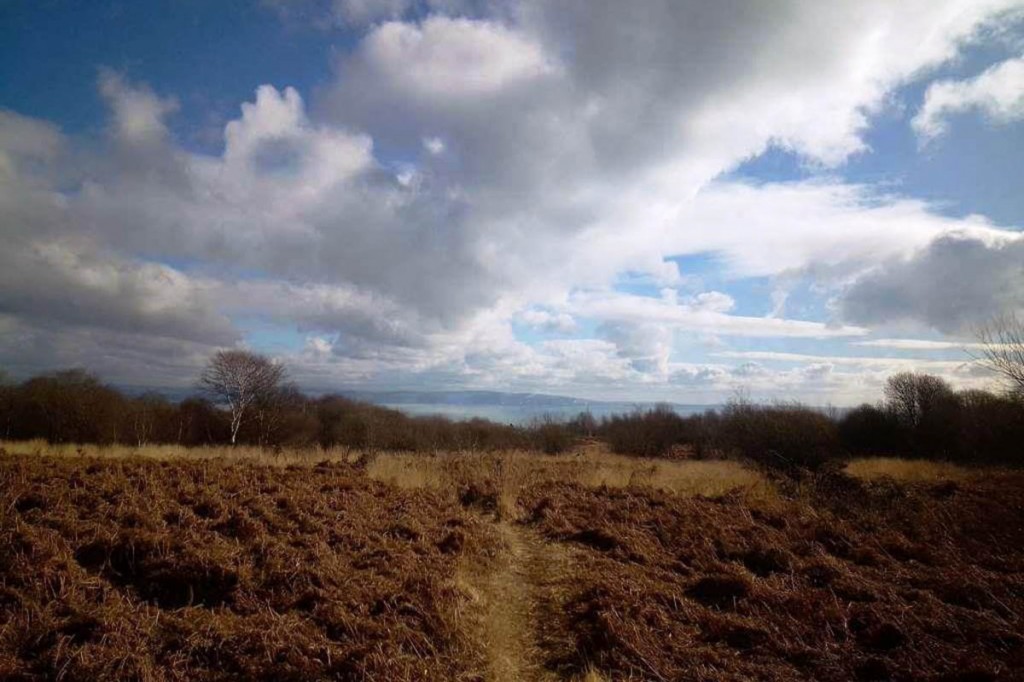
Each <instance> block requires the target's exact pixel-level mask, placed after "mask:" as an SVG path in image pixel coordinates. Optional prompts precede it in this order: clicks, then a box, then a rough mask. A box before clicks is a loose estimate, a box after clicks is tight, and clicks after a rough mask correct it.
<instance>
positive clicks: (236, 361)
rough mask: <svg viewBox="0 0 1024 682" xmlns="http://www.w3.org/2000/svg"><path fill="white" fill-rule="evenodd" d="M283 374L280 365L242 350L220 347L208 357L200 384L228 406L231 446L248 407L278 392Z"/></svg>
mask: <svg viewBox="0 0 1024 682" xmlns="http://www.w3.org/2000/svg"><path fill="white" fill-rule="evenodd" d="M284 376H285V369H284V366H283V365H280V364H278V363H276V362H274V361H272V360H270V359H269V358H267V357H265V356H263V355H258V354H256V353H250V352H248V351H244V350H222V351H219V352H218V353H217V354H216V355H214V356H213V357H212V358H211V359H210V362H209V364H208V365H207V366H206V369H205V370H203V374H202V376H201V377H200V378H199V384H200V386H202V387H203V389H205V390H206V391H207V392H208V393H210V394H211V395H212V396H213V397H214V398H216V399H218V400H221V401H223V402H224V403H225V404H226V405H227V407H228V410H229V411H230V413H231V444H232V445H234V444H235V443H236V441H237V439H238V431H239V429H241V428H242V423H243V422H244V421H245V419H246V416H247V414H248V413H249V411H250V408H252V409H255V408H254V406H255V405H256V404H258V403H259V402H261V401H265V400H267V399H268V396H271V395H273V394H274V393H275V392H277V391H278V389H279V387H280V385H281V382H282V381H283V380H284Z"/></svg>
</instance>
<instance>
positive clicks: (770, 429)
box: [0, 317, 1024, 467]
mask: <svg viewBox="0 0 1024 682" xmlns="http://www.w3.org/2000/svg"><path fill="white" fill-rule="evenodd" d="M981 339H982V340H983V343H982V345H981V348H982V352H981V353H980V354H979V356H978V360H979V361H980V362H981V363H982V364H983V365H984V366H987V367H988V368H990V369H992V370H993V371H995V372H997V373H998V374H1000V375H1001V376H1003V377H1004V378H1005V379H1006V381H1007V385H1008V390H1007V391H1005V392H1004V393H993V392H989V391H982V390H964V391H957V390H954V389H953V387H952V386H950V384H949V383H947V382H946V381H945V380H943V379H942V378H940V377H935V376H930V375H927V374H915V373H909V372H905V373H900V374H896V375H894V376H892V377H890V378H889V380H888V381H887V383H886V385H885V390H884V399H883V400H882V401H880V402H879V403H877V404H874V405H872V404H864V405H861V406H860V407H857V408H854V409H852V410H849V411H845V412H843V413H839V412H835V413H833V414H827V413H825V412H822V411H820V410H815V409H812V408H808V407H806V406H802V405H800V404H797V403H778V404H772V405H757V404H753V403H750V402H748V401H743V400H736V401H732V402H731V403H729V404H728V405H726V406H725V407H724V408H723V409H720V410H710V411H708V412H705V413H703V414H699V415H693V416H688V417H682V416H680V415H678V414H677V413H675V412H674V411H673V410H672V409H671V407H670V406H658V407H655V408H653V409H647V410H637V411H635V412H633V413H629V414H621V415H614V416H611V417H607V418H603V419H600V420H597V419H595V418H594V417H593V416H592V415H590V414H587V413H584V414H580V415H579V416H577V417H576V418H574V419H571V420H568V421H557V420H555V419H551V418H546V419H544V418H542V419H538V420H535V421H534V422H533V423H530V424H527V425H520V426H516V425H511V424H498V423H495V422H492V421H488V420H485V419H469V420H462V421H454V420H451V419H447V418H445V417H412V416H409V415H406V414H404V413H402V412H399V411H397V410H392V409H387V408H384V407H380V406H376V405H371V404H367V403H362V402H357V401H354V400H350V399H348V398H345V397H343V396H340V395H326V396H322V397H310V396H307V395H305V394H303V393H302V392H301V391H300V390H299V389H298V387H297V386H296V385H295V384H294V383H292V382H290V381H289V380H288V376H287V371H286V369H285V368H284V366H283V365H280V364H279V363H276V362H275V361H273V360H271V359H269V358H267V357H265V356H262V355H259V354H256V353H251V352H248V351H242V350H228V351H221V352H218V353H217V354H215V355H214V356H213V357H212V358H211V360H210V362H209V363H208V364H207V366H206V368H205V369H204V370H203V372H202V374H201V375H200V377H199V381H198V384H197V387H198V389H199V391H198V392H197V394H196V395H194V396H192V397H189V398H187V399H185V400H182V401H180V402H172V401H170V400H168V399H166V398H164V397H163V396H161V395H158V394H155V393H147V394H143V395H140V396H127V395H125V394H124V393H122V392H120V391H118V390H116V389H115V388H113V387H111V386H108V385H105V384H103V383H102V382H101V381H100V380H99V379H98V378H97V377H95V376H93V375H91V374H89V373H87V372H84V371H82V370H65V371H60V372H55V373H52V374H47V375H42V376H36V377H33V378H31V379H28V380H26V381H24V382H22V383H20V384H12V383H9V382H4V381H2V377H0V439H6V440H23V439H34V438H41V439H45V440H47V441H50V442H52V443H98V444H115V443H116V444H126V445H132V446H140V447H141V446H145V445H147V444H150V443H153V444H157V443H159V444H177V445H182V446H200V445H227V444H249V445H257V446H262V447H322V448H331V447H335V446H345V447H351V448H360V449H367V450H411V451H437V450H501V449H531V450H541V451H544V452H547V453H558V452H562V451H564V450H566V449H568V448H569V447H570V446H571V445H572V444H573V443H574V442H575V441H577V440H578V439H581V438H598V439H601V440H604V441H606V442H608V443H609V444H610V445H611V447H612V449H613V450H614V451H616V452H619V453H622V454H628V455H638V456H648V457H664V456H673V455H681V456H692V457H741V458H744V459H749V460H754V461H756V462H760V463H762V464H765V465H768V466H781V467H786V466H812V467H813V466H817V465H820V464H822V463H825V462H828V461H830V460H833V459H836V458H840V457H845V456H849V455H895V456H913V457H922V458H929V459H937V460H945V461H955V462H961V463H1004V464H1011V465H1017V464H1021V463H1024V456H1022V454H1021V445H1022V444H1024V323H1022V322H1021V321H1019V320H1018V319H1017V318H1013V317H1006V318H1000V319H999V320H996V321H995V322H993V323H992V324H991V325H990V326H989V327H987V328H986V329H984V330H982V334H981Z"/></svg>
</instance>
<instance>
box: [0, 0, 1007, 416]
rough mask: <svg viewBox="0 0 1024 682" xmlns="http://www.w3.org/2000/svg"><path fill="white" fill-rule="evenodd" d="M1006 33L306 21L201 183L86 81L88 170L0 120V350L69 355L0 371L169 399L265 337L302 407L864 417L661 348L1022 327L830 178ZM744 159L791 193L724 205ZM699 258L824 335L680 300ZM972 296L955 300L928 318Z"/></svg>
mask: <svg viewBox="0 0 1024 682" xmlns="http://www.w3.org/2000/svg"><path fill="white" fill-rule="evenodd" d="M273 4H274V5H275V6H276V7H277V8H278V9H279V10H280V11H282V12H285V13H286V14H287V13H288V12H289V11H297V8H299V6H298V5H295V4H293V3H285V2H276V3H273ZM1015 8H1016V9H1017V10H1019V8H1020V5H1019V3H1016V2H1011V1H997V0H986V1H982V2H979V1H978V0H970V1H957V0H949V1H947V2H943V3H941V6H937V5H936V3H935V2H933V1H931V0H929V1H927V2H925V1H921V2H904V3H899V5H894V4H893V3H890V2H883V1H881V0H879V1H875V2H870V1H869V2H841V3H829V4H828V5H827V6H826V5H824V4H822V3H809V2H796V1H794V2H784V3H772V4H771V5H768V4H767V3H759V2H750V3H741V4H740V5H739V6H733V5H729V6H726V5H721V4H713V3H703V2H675V1H668V0H666V1H664V2H658V1H655V0H651V1H648V2H643V3H639V4H634V3H629V4H623V3H591V2H583V1H582V0H581V1H579V2H566V3H558V5H557V9H556V7H555V6H554V5H552V4H550V3H545V2H534V1H531V0H526V1H524V2H518V3H514V4H507V3H500V4H499V3H495V4H491V3H485V2H479V3H427V4H419V3H417V4H415V5H413V4H412V3H406V2H395V1H393V0H391V1H388V2H380V3H376V2H370V1H369V0H360V1H359V2H354V1H351V0H349V1H340V2H334V3H328V4H323V3H319V4H317V6H316V12H317V13H318V16H320V17H321V19H324V20H325V21H327V25H330V26H340V25H343V26H345V27H347V28H346V30H348V31H353V32H355V33H354V35H355V39H354V40H353V44H352V47H351V48H350V49H345V50H339V51H338V52H337V53H336V56H335V57H334V76H333V80H332V81H331V82H328V83H324V84H323V85H322V87H321V88H320V89H318V90H316V91H314V92H312V93H300V92H298V91H297V90H295V89H294V88H291V87H274V86H271V85H263V86H261V87H259V89H258V90H257V91H256V92H255V93H254V95H253V98H252V100H251V101H248V102H244V103H240V105H239V113H238V114H237V116H236V117H235V118H234V119H233V120H230V121H229V122H227V123H226V124H225V125H224V127H223V130H222V146H221V148H220V149H219V150H217V151H212V152H210V151H208V152H197V151H194V150H192V149H189V148H188V147H187V146H185V145H184V144H182V143H181V142H180V141H179V140H177V139H176V138H175V136H174V135H173V134H172V133H171V132H170V129H169V127H168V125H167V120H168V117H169V116H172V115H174V114H175V112H178V111H180V109H181V106H182V105H181V104H180V102H179V100H178V99H176V97H175V94H174V93H157V92H154V91H153V90H152V88H150V87H148V86H147V85H145V84H144V83H142V82H137V81H133V80H131V79H128V78H127V77H125V76H124V75H122V74H119V73H117V72H114V71H109V70H103V71H101V72H100V74H99V76H98V80H97V92H98V94H99V96H100V97H102V98H103V100H104V101H105V102H106V105H107V107H108V110H109V125H108V127H107V128H106V130H105V138H104V139H103V140H102V141H99V142H98V143H95V144H87V143H85V142H84V141H82V140H79V139H76V138H74V137H70V136H66V135H64V134H63V133H61V131H60V130H59V129H57V128H56V127H55V126H53V125H51V124H49V123H47V122H45V121H39V120H34V119H29V118H26V117H24V116H20V115H18V114H16V113H13V112H0V178H2V179H3V182H2V183H0V238H2V239H3V240H4V243H5V244H7V245H8V246H7V248H6V249H5V250H4V252H3V254H0V316H2V317H0V321H4V322H3V323H4V324H6V325H7V327H6V328H7V329H10V330H12V331H11V332H10V334H11V335H12V336H13V335H14V334H18V335H20V336H19V338H20V339H22V341H24V340H27V339H36V340H39V339H49V340H51V341H53V340H54V339H59V340H61V341H62V342H63V341H67V340H69V339H76V342H75V344H73V345H74V346H75V348H77V350H74V349H72V350H67V349H66V348H64V349H63V350H61V349H57V348H56V346H57V345H60V344H57V343H55V342H51V343H46V344H42V342H38V344H37V345H38V346H39V347H40V348H41V347H47V348H49V349H50V352H52V358H51V360H50V361H49V363H48V362H47V361H46V360H45V359H44V358H42V357H40V355H39V353H29V352H25V351H24V350H19V349H18V346H19V344H13V343H8V344H6V345H4V346H2V347H0V361H4V362H6V363H7V364H10V365H12V366H15V367H23V368H36V367H41V366H45V365H47V364H55V363H61V364H66V363H68V362H73V363H75V364H84V365H87V366H91V367H110V366H112V365H114V364H116V362H115V361H113V360H111V359H110V357H111V354H114V355H115V356H116V357H118V358H121V359H122V360H123V362H122V364H120V365H118V366H119V367H120V369H119V370H118V373H119V375H129V374H131V373H132V371H134V370H129V369H126V368H130V367H136V366H144V364H145V363H140V362H138V358H139V357H141V356H145V355H146V354H147V353H154V354H157V355H159V356H160V358H161V362H170V361H171V360H169V359H173V363H172V364H174V363H177V364H174V366H175V367H177V368H178V370H177V371H178V374H179V376H180V377H187V376H188V375H189V372H191V371H194V368H195V366H196V364H197V363H199V362H201V360H200V358H201V357H202V355H203V352H208V351H209V350H210V349H213V348H216V347H220V346H223V345H231V344H234V343H236V342H238V341H239V340H240V339H246V340H247V341H248V342H250V343H255V341H253V339H252V338H251V335H247V330H248V329H250V328H251V327H252V326H253V323H254V321H256V322H259V324H261V325H270V326H272V327H274V328H275V329H281V330H288V331H290V332H291V333H293V334H298V335H299V336H300V337H301V339H302V341H301V343H293V344H292V346H291V347H290V350H289V351H288V352H289V353H290V360H291V362H292V363H293V364H294V365H295V367H296V373H297V374H298V375H299V376H301V377H303V378H304V379H305V380H306V381H308V382H310V383H317V384H320V385H336V384H338V383H364V384H367V385H392V384H394V383H395V382H402V381H404V382H409V381H415V382H418V383H421V384H424V385H431V386H454V385H460V386H461V385H465V386H469V385H472V386H491V387H506V388H520V387H528V388H535V389H544V390H549V391H562V392H570V393H579V394H589V395H593V396H597V395H599V394H605V393H608V394H610V393H615V394H616V395H629V396H634V397H638V398H639V397H641V396H648V395H649V396H652V397H664V396H683V395H685V393H684V391H689V390H696V391H697V393H694V395H698V394H699V395H708V396H711V395H714V392H715V391H724V390H729V389H730V388H731V387H732V386H733V385H734V384H735V383H736V382H738V381H746V382H748V383H753V384H757V385H764V386H775V387H789V388H792V387H795V386H796V387H803V388H804V389H806V390H808V391H811V392H813V393H815V394H821V395H831V394H833V393H834V392H835V391H839V392H841V393H842V394H843V395H861V394H862V393H863V392H865V391H866V390H867V389H868V388H870V387H871V386H873V384H871V381H873V380H874V379H871V380H867V379H864V380H862V379H858V378H857V376H856V375H853V374H850V373H845V372H843V371H840V369H841V367H840V365H843V363H836V362H831V361H830V362H819V361H816V360H813V359H812V360H808V361H807V366H806V367H803V368H798V369H795V370H794V369H778V368H773V367H770V366H769V367H763V366H760V365H751V364H749V363H744V364H742V365H735V363H734V364H733V365H728V364H723V363H722V362H721V359H722V358H727V357H731V356H721V358H719V359H717V360H716V359H712V358H710V357H705V358H704V360H703V361H696V362H695V361H693V358H688V357H687V356H686V354H685V353H684V352H683V351H682V350H681V348H683V347H684V346H686V347H689V348H697V347H699V346H707V347H712V346H715V345H716V344H723V343H730V342H732V340H735V339H775V340H790V341H794V342H796V341H799V340H801V339H804V340H810V341H813V340H827V341H829V342H833V343H840V342H844V341H846V340H857V339H863V338H864V337H865V336H867V335H869V334H870V333H871V332H872V329H873V328H875V327H881V326H884V325H886V324H889V323H890V322H901V323H902V322H905V321H907V320H912V321H915V322H917V323H919V324H920V326H921V328H932V329H937V330H939V331H941V332H947V333H956V332H959V331H961V330H962V329H963V328H964V327H965V325H967V324H968V323H969V322H971V321H972V319H973V318H974V317H976V316H977V315H979V314H981V313H983V312H985V311H987V310H990V309H991V310H995V309H997V308H1004V307H1012V306H1019V304H1020V300H1021V299H1020V288H1019V287H1017V286H1016V285H1017V284H1018V283H1019V280H1018V279H1017V278H1018V276H1019V274H1020V270H1019V266H1018V265H1017V264H1019V263H1020V262H1022V261H1021V260H1020V256H1021V255H1022V253H1021V251H1020V248H1019V244H1020V242H1019V241H1017V240H1016V239H1015V235H1013V234H1010V233H1008V232H1007V231H1006V230H1004V229H1002V228H1000V227H999V226H995V225H993V224H991V223H990V222H989V221H987V220H985V219H984V218H982V217H969V218H964V219H958V218H950V217H948V216H946V215H943V214H942V213H940V212H939V211H937V210H936V208H935V207H933V206H931V205H929V204H928V203H926V202H924V201H920V200H917V199H913V198H910V197H905V196H900V195H899V194H897V193H894V192H892V191H891V190H888V189H887V190H886V191H881V190H879V189H878V188H874V187H870V186H866V185H864V184H858V183H849V182H845V181H843V180H842V179H841V174H840V173H839V172H838V169H840V168H841V167H842V165H843V164H844V163H845V162H847V161H848V160H849V159H850V158H852V157H854V156H856V155H859V154H866V153H869V152H870V149H869V146H868V143H867V141H866V137H865V133H866V131H867V130H868V128H869V125H870V121H871V117H872V116H873V115H874V114H875V113H877V112H878V111H880V110H881V109H882V108H883V107H885V106H886V101H887V97H888V96H889V95H890V94H891V93H892V92H893V91H894V90H895V89H897V88H899V87H901V86H903V85H905V84H906V83H908V82H911V81H913V80H914V79H920V78H925V77H927V74H929V73H930V72H932V71H934V70H935V69H937V68H939V67H940V66H942V65H944V64H947V63H949V62H950V61H951V60H954V59H955V58H956V57H957V56H958V55H959V54H961V52H962V50H963V49H964V47H965V46H967V45H970V44H971V43H972V41H976V40H978V39H979V36H982V35H983V34H984V32H985V30H986V29H987V28H988V27H991V26H992V25H994V24H995V23H998V22H999V21H1001V20H1002V19H1003V18H1005V16H1006V13H1007V12H1010V11H1014V10H1015ZM303 11H304V12H310V11H312V10H310V8H309V7H306V8H305V9H304V10H303ZM325 18H326V19H325ZM325 58H327V57H326V56H325ZM1008 65H1009V66H1008ZM1017 68H1018V67H1017V66H1013V64H1012V63H1010V62H1007V63H1006V64H1003V65H1000V66H999V67H995V68H994V69H992V70H990V71H986V72H985V74H983V75H982V76H979V77H978V78H977V79H975V80H972V81H969V82H966V83H961V84H959V85H956V84H950V83H945V82H943V83H937V84H935V85H933V86H932V88H931V89H929V90H928V95H927V97H926V100H925V104H924V107H923V108H922V111H921V113H920V114H919V115H918V118H917V119H915V126H917V128H918V130H920V131H922V134H928V135H932V134H935V132H934V131H936V130H941V126H942V122H943V121H944V120H945V117H946V116H947V115H948V114H949V113H950V112H953V111H957V110H961V109H964V108H966V107H982V108H985V110H986V111H988V112H989V113H990V115H992V116H1007V115H1009V114H1006V113H1003V112H1004V111H1005V112H1010V111H1011V110H1012V111H1015V109H1014V107H1015V106H1016V104H1015V102H1016V100H1013V99H1012V98H1008V96H1007V95H1005V93H1007V92H1012V89H1013V87H1014V86H1013V85H1012V82H1013V79H1014V78H1015V75H1014V74H1015V73H1016V71H1015V70H1014V69H1017ZM1007 83H1010V85H1007ZM943 93H945V94H943ZM949 93H955V95H951V94H949ZM993 93H994V94H993ZM992 102H996V104H995V105H994V106H995V108H994V109H993V108H992V106H990V105H991V103H992ZM1014 115H1015V114H1014ZM919 121H920V122H919ZM767 149H782V150H786V151H787V152H789V153H792V154H795V155H797V156H798V157H799V158H800V159H801V162H802V163H804V164H806V166H807V167H808V168H812V169H814V170H815V171H816V173H815V175H814V178H813V179H811V180H797V181H789V182H773V183H753V182H744V181H741V180H735V179H732V180H730V179H728V177H729V176H728V173H729V171H731V170H733V169H735V168H736V167H737V166H739V165H740V164H742V163H743V162H744V161H746V160H749V159H750V158H752V157H755V156H757V155H759V154H761V153H763V152H765V151H766V150H767ZM701 255H703V256H704V257H706V258H709V259H713V260H714V262H715V263H717V264H719V265H720V268H721V272H720V273H718V274H717V275H716V276H719V277H721V278H724V280H725V281H726V283H728V282H735V281H745V280H751V279H757V278H761V279H767V280H773V279H777V278H784V277H787V276H792V274H793V273H801V277H805V278H808V279H810V280H813V281H814V285H815V286H817V287H819V288H820V289H819V294H820V296H821V297H823V298H824V299H827V300H828V301H827V302H828V306H827V309H826V310H825V311H824V312H822V311H821V310H818V311H816V312H815V314H814V315H811V316H807V317H794V318H792V319H789V318H786V317H782V316H781V315H780V314H778V312H779V311H781V310H782V309H783V308H781V307H780V308H778V310H777V311H776V313H777V314H775V315H772V314H766V313H768V312H769V311H767V310H765V311H763V312H751V311H750V310H739V309H738V308H739V307H741V306H740V305H739V304H738V303H737V300H736V299H735V297H734V296H733V295H732V294H730V293H729V292H728V291H725V292H723V291H721V290H718V289H715V288H710V287H705V286H703V284H702V282H701V277H702V275H700V274H695V273H692V272H690V271H688V269H687V265H686V263H687V260H686V259H687V258H688V257H696V256H701ZM966 272H970V273H971V276H972V277H973V276H974V275H975V274H976V275H977V277H978V279H976V280H975V279H972V280H970V281H966V280H965V281H964V286H963V287H961V288H960V290H959V291H958V292H957V295H956V296H954V297H950V296H945V297H941V296H939V295H937V294H935V292H936V291H937V289H936V288H935V287H936V286H937V285H938V284H939V283H941V282H943V281H946V282H948V281H949V279H950V278H951V277H954V276H958V275H960V276H963V275H964V274H965V273H966ZM624 278H627V279H630V280H631V281H634V280H635V281H642V282H645V283H646V285H645V286H646V288H645V289H644V290H643V291H631V290H629V289H628V287H626V288H624V287H623V286H622V282H623V281H624ZM993 292H996V293H995V295H993ZM788 308H789V307H788V306H787V307H786V308H785V309H788ZM101 336H102V337H103V340H102V342H100V341H97V339H99V338H100V337H101ZM112 339H116V340H112ZM139 339H145V341H139ZM168 344H171V345H175V344H176V345H175V346H174V347H175V348H176V350H175V351H173V352H171V351H168ZM64 346H67V344H64ZM101 346H106V347H107V348H108V351H107V352H106V353H105V354H103V353H101V352H100V351H99V350H97V349H98V348H99V347H101ZM62 348H63V346H62ZM100 355H103V358H104V359H102V360H101V358H100ZM736 359H739V358H732V360H736ZM744 359H748V360H749V358H744ZM133 363H135V364H133ZM843 366H845V365H843ZM741 367H742V369H741ZM837 368H839V369H837ZM140 372H141V370H140ZM168 373H171V374H173V372H166V373H164V374H163V375H162V376H164V378H163V379H161V380H165V377H166V374H168ZM182 380H184V379H182ZM759 382H760V383H759ZM865 382H866V383H865ZM694 387H696V388H694ZM673 391H675V393H673ZM659 392H660V393H659Z"/></svg>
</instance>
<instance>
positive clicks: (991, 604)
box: [520, 474, 1024, 682]
mask: <svg viewBox="0 0 1024 682" xmlns="http://www.w3.org/2000/svg"><path fill="white" fill-rule="evenodd" d="M1022 485H1024V479H1022V478H1021V476H1020V475H1019V474H1018V475H1011V474H997V475H994V476H993V477H992V480H990V481H978V482H976V483H963V484H935V483H932V484H900V485H897V484H894V483H893V482H891V481H888V482H881V483H871V484H864V483H860V482H858V481H857V480H856V479H853V478H850V477H847V476H842V475H837V474H829V475H823V476H821V477H819V478H818V479H817V480H816V482H815V487H814V488H813V489H811V488H807V489H806V495H807V496H806V497H803V496H801V497H796V498H793V499H785V498H781V499H778V500H775V501H773V502H771V503H770V504H767V505H760V504H754V505H751V504H750V503H749V502H747V501H744V500H743V499H742V498H741V497H737V496H727V497H725V498H720V499H717V500H711V499H707V498H701V497H692V498H687V497H682V496H678V495H666V494H663V493H655V492H653V491H652V492H643V491H639V490H636V489H624V490H604V491H596V490H593V489H588V488H585V487H582V486H579V485H568V484H559V483H550V484H547V485H543V486H539V487H535V488H532V489H529V490H527V491H525V493H524V496H523V499H521V500H520V505H521V507H522V508H523V509H524V510H525V512H526V513H525V517H526V518H527V519H528V525H529V526H530V527H531V528H533V529H535V530H537V531H538V532H540V533H541V534H542V535H543V536H544V537H546V538H547V539H548V540H549V541H551V542H554V543H558V544H560V545H565V546H571V547H575V548H578V549H579V551H580V553H579V554H578V555H577V556H576V571H575V576H574V592H573V594H572V595H571V596H570V597H569V598H568V599H567V600H566V604H565V611H566V614H567V617H566V619H565V621H564V623H560V624H559V628H561V629H564V630H566V631H568V632H570V633H571V634H572V638H571V639H572V641H573V642H574V647H573V648H572V649H571V650H570V651H568V653H566V652H565V651H564V650H562V651H551V652H549V653H550V655H551V656H552V658H551V661H552V665H554V666H556V667H557V668H558V669H559V670H560V671H562V673H563V674H564V675H566V676H569V675H572V674H574V673H575V674H581V673H582V672H583V671H585V670H587V668H588V666H590V667H592V666H596V667H597V668H598V669H599V670H601V671H602V672H603V674H605V675H606V676H607V677H609V678H611V679H642V680H666V681H667V680H732V681H736V682H739V681H740V680H754V679H756V680H778V681H789V680H818V681H821V682H840V681H844V682H845V681H847V680H906V681H910V680H936V681H938V680H950V681H960V682H967V681H968V680H988V681H995V680H1019V679H1021V676H1020V671H1021V670H1024V637H1022V636H1021V634H1020V633H1021V632H1022V626H1024V495H1022V493H1021V490H1022Z"/></svg>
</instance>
